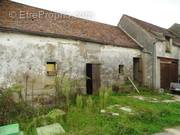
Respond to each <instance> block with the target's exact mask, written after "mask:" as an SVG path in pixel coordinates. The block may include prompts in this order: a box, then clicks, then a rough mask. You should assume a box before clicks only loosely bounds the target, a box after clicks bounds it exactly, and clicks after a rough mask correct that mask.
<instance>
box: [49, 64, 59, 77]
mask: <svg viewBox="0 0 180 135" xmlns="http://www.w3.org/2000/svg"><path fill="white" fill-rule="evenodd" d="M47 75H48V76H55V75H57V64H56V62H47Z"/></svg>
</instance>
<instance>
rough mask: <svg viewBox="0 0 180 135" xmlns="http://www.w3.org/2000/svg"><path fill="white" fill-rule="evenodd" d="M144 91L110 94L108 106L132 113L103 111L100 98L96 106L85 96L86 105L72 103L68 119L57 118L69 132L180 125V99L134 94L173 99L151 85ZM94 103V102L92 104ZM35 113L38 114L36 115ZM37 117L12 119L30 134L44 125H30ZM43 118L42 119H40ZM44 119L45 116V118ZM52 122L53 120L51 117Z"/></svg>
mask: <svg viewBox="0 0 180 135" xmlns="http://www.w3.org/2000/svg"><path fill="white" fill-rule="evenodd" d="M140 90H141V94H137V93H134V92H132V93H126V94H115V93H113V94H112V96H109V97H108V99H107V104H106V106H105V110H108V109H106V108H107V107H108V106H110V105H115V104H118V105H119V106H122V107H125V106H128V107H129V108H131V109H132V114H131V113H127V112H124V111H122V110H120V109H118V108H115V107H114V108H112V109H111V110H109V111H112V112H117V113H119V116H112V115H110V114H108V113H107V114H102V113H100V110H101V108H100V106H101V105H100V99H99V97H98V96H92V100H93V108H88V107H87V105H86V102H85V100H86V99H87V97H86V96H83V105H82V108H81V107H79V108H78V109H77V106H76V105H75V104H71V105H70V108H69V111H68V113H67V115H66V118H65V119H63V120H62V119H60V120H58V119H57V120H56V121H57V122H59V123H60V124H61V125H62V126H63V127H64V129H65V131H66V134H67V135H72V134H73V135H150V134H153V133H157V132H160V131H162V130H163V129H164V128H166V127H172V126H177V125H180V102H173V103H163V102H157V103H152V102H149V101H148V100H145V101H142V100H139V99H136V98H134V97H132V96H138V95H141V96H145V97H147V99H148V98H149V100H150V99H151V98H156V99H157V100H158V101H161V100H165V99H171V98H172V96H171V95H169V94H159V93H156V92H151V91H149V90H148V89H145V88H140ZM91 106H92V105H91ZM50 110H52V109H45V110H40V115H42V114H47V112H48V111H50ZM34 117H37V115H35V116H34ZM32 121H33V118H29V117H28V118H24V117H21V116H19V117H18V116H16V117H14V119H13V120H12V122H13V123H14V122H19V123H20V127H21V129H22V130H23V131H25V134H27V135H36V133H35V127H36V126H39V125H41V122H38V124H37V123H36V124H37V125H36V124H33V126H32V125H30V124H29V123H32ZM40 121H41V120H40ZM42 121H43V120H42ZM48 123H53V121H51V120H49V121H48Z"/></svg>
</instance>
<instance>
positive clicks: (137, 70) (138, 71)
mask: <svg viewBox="0 0 180 135" xmlns="http://www.w3.org/2000/svg"><path fill="white" fill-rule="evenodd" d="M133 78H134V81H136V82H138V83H140V84H142V62H141V59H140V58H133Z"/></svg>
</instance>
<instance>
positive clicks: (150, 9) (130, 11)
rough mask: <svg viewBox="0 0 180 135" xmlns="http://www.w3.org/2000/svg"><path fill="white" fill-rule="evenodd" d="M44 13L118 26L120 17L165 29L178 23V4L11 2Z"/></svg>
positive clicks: (152, 0)
mask: <svg viewBox="0 0 180 135" xmlns="http://www.w3.org/2000/svg"><path fill="white" fill-rule="evenodd" d="M13 1H17V2H19V3H24V4H28V5H31V6H35V7H40V8H43V9H48V10H52V11H56V12H60V13H65V14H70V15H74V16H78V17H81V18H85V19H90V20H95V21H98V22H102V23H107V24H111V25H117V23H118V21H119V19H120V18H121V16H122V14H127V15H130V16H133V17H136V18H139V19H141V20H144V21H148V22H150V23H153V24H156V25H158V26H161V27H164V28H168V27H170V26H171V25H172V24H173V23H175V22H176V23H180V0H13Z"/></svg>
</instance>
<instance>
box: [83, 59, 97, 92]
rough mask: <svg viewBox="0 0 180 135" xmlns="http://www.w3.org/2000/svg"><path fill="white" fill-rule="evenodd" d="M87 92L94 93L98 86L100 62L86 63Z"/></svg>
mask: <svg viewBox="0 0 180 135" xmlns="http://www.w3.org/2000/svg"><path fill="white" fill-rule="evenodd" d="M86 77H87V79H86V88H87V94H93V93H96V92H97V91H98V90H99V88H100V64H91V63H87V64H86Z"/></svg>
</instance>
